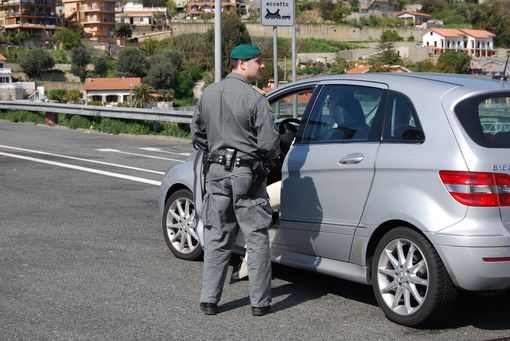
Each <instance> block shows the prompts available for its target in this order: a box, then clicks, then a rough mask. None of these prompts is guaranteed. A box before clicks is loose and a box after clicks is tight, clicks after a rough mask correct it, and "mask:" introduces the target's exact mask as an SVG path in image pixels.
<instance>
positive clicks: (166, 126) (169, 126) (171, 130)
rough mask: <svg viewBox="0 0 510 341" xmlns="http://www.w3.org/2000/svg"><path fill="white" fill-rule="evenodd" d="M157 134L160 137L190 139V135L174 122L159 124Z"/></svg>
mask: <svg viewBox="0 0 510 341" xmlns="http://www.w3.org/2000/svg"><path fill="white" fill-rule="evenodd" d="M160 129H161V131H160V132H159V134H160V135H167V136H175V137H183V138H187V139H190V138H191V134H190V133H188V132H187V131H185V130H183V129H182V128H181V127H179V124H177V123H174V122H161V123H160Z"/></svg>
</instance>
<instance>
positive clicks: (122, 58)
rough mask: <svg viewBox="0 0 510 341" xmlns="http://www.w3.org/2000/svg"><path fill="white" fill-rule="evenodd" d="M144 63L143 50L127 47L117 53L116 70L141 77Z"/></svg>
mask: <svg viewBox="0 0 510 341" xmlns="http://www.w3.org/2000/svg"><path fill="white" fill-rule="evenodd" d="M145 69H146V63H145V56H144V55H143V52H142V51H140V50H139V49H136V48H127V49H124V50H122V52H120V53H119V58H118V59H117V70H118V71H119V72H121V73H123V74H126V75H128V76H137V77H143V76H144V75H145Z"/></svg>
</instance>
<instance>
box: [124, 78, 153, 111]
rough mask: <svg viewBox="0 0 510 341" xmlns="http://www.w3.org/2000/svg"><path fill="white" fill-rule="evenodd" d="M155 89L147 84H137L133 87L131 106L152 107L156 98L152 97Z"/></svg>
mask: <svg viewBox="0 0 510 341" xmlns="http://www.w3.org/2000/svg"><path fill="white" fill-rule="evenodd" d="M154 91H155V90H154V89H153V88H152V87H151V86H150V85H147V84H140V85H139V86H135V87H133V88H132V89H131V96H130V97H131V98H130V102H131V106H132V107H135V108H148V107H150V106H151V105H152V104H153V103H154V102H155V101H156V100H155V99H154V97H152V94H153V93H154Z"/></svg>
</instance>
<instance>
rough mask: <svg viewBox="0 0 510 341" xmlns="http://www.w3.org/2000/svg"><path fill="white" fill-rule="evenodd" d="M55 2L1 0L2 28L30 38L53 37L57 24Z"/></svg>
mask: <svg viewBox="0 0 510 341" xmlns="http://www.w3.org/2000/svg"><path fill="white" fill-rule="evenodd" d="M55 5H56V4H55V0H0V26H3V27H5V29H6V30H8V31H16V32H25V33H27V34H29V36H30V37H40V36H47V35H51V34H52V33H53V31H54V30H55V25H56V24H57V14H56V10H55Z"/></svg>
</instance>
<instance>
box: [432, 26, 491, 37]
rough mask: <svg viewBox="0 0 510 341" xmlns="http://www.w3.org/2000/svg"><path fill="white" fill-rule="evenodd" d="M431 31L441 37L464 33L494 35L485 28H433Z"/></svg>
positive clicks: (459, 35) (475, 35)
mask: <svg viewBox="0 0 510 341" xmlns="http://www.w3.org/2000/svg"><path fill="white" fill-rule="evenodd" d="M431 31H432V32H436V33H437V34H439V35H441V36H443V37H463V36H465V35H468V36H471V37H473V38H492V37H495V36H496V35H495V34H494V33H491V32H489V31H486V30H470V29H464V28H462V29H455V28H433V29H431Z"/></svg>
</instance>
